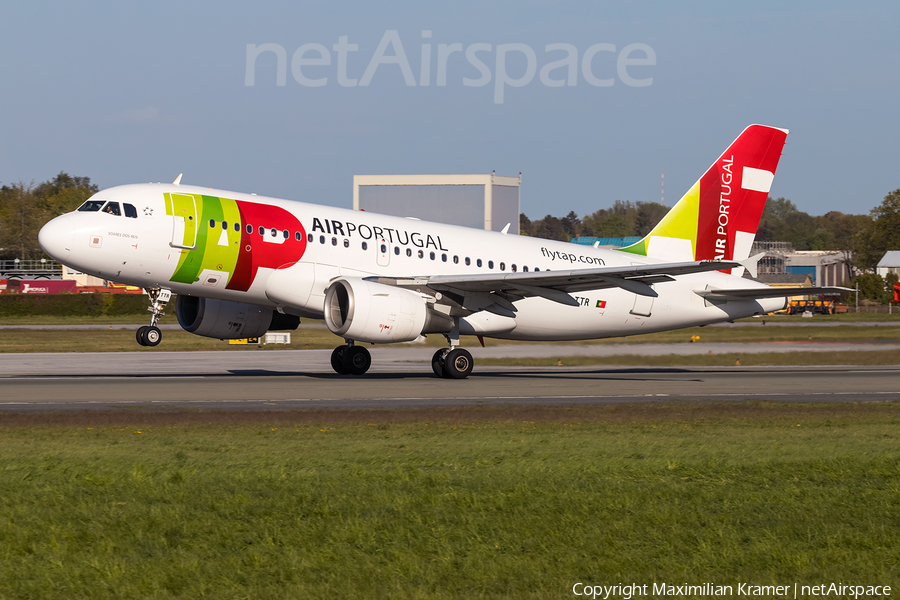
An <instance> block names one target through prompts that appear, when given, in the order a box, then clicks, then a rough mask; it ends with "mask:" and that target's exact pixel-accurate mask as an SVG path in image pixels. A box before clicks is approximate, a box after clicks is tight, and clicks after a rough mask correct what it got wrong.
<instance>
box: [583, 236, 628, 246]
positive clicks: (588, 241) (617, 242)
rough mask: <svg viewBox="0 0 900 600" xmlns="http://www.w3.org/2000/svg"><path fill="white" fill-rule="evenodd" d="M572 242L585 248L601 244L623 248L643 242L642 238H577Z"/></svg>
mask: <svg viewBox="0 0 900 600" xmlns="http://www.w3.org/2000/svg"><path fill="white" fill-rule="evenodd" d="M571 241H572V243H573V244H581V245H583V246H593V245H594V244H595V243H599V245H601V246H607V247H613V248H623V247H625V246H630V245H632V244H636V243H638V242H639V241H641V238H640V237H637V236H629V237H620V238H598V237H577V238H572V240H571Z"/></svg>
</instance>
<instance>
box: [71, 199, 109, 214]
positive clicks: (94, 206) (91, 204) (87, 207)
mask: <svg viewBox="0 0 900 600" xmlns="http://www.w3.org/2000/svg"><path fill="white" fill-rule="evenodd" d="M104 204H106V200H88V201H87V202H85V203H84V204H82V205H81V206H79V207H78V212H97V211H98V210H100V209H101V208H102V207H103V205H104Z"/></svg>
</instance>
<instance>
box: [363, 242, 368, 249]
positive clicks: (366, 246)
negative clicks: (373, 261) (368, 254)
mask: <svg viewBox="0 0 900 600" xmlns="http://www.w3.org/2000/svg"><path fill="white" fill-rule="evenodd" d="M362 249H363V250H368V249H369V244H368V243H366V242H363V243H362Z"/></svg>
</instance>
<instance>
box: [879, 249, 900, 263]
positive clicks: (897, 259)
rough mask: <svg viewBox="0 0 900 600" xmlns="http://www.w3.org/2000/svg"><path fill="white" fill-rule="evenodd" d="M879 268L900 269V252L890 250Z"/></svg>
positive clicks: (885, 254) (880, 261)
mask: <svg viewBox="0 0 900 600" xmlns="http://www.w3.org/2000/svg"><path fill="white" fill-rule="evenodd" d="M877 266H879V267H900V250H888V251H887V252H885V253H884V256H883V257H882V258H881V260H879V261H878V265H877Z"/></svg>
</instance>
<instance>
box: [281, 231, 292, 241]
mask: <svg viewBox="0 0 900 600" xmlns="http://www.w3.org/2000/svg"><path fill="white" fill-rule="evenodd" d="M281 237H283V238H284V239H288V238H289V237H291V232H290V231H288V230H287V229H285V230H283V231H282V232H281Z"/></svg>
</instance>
